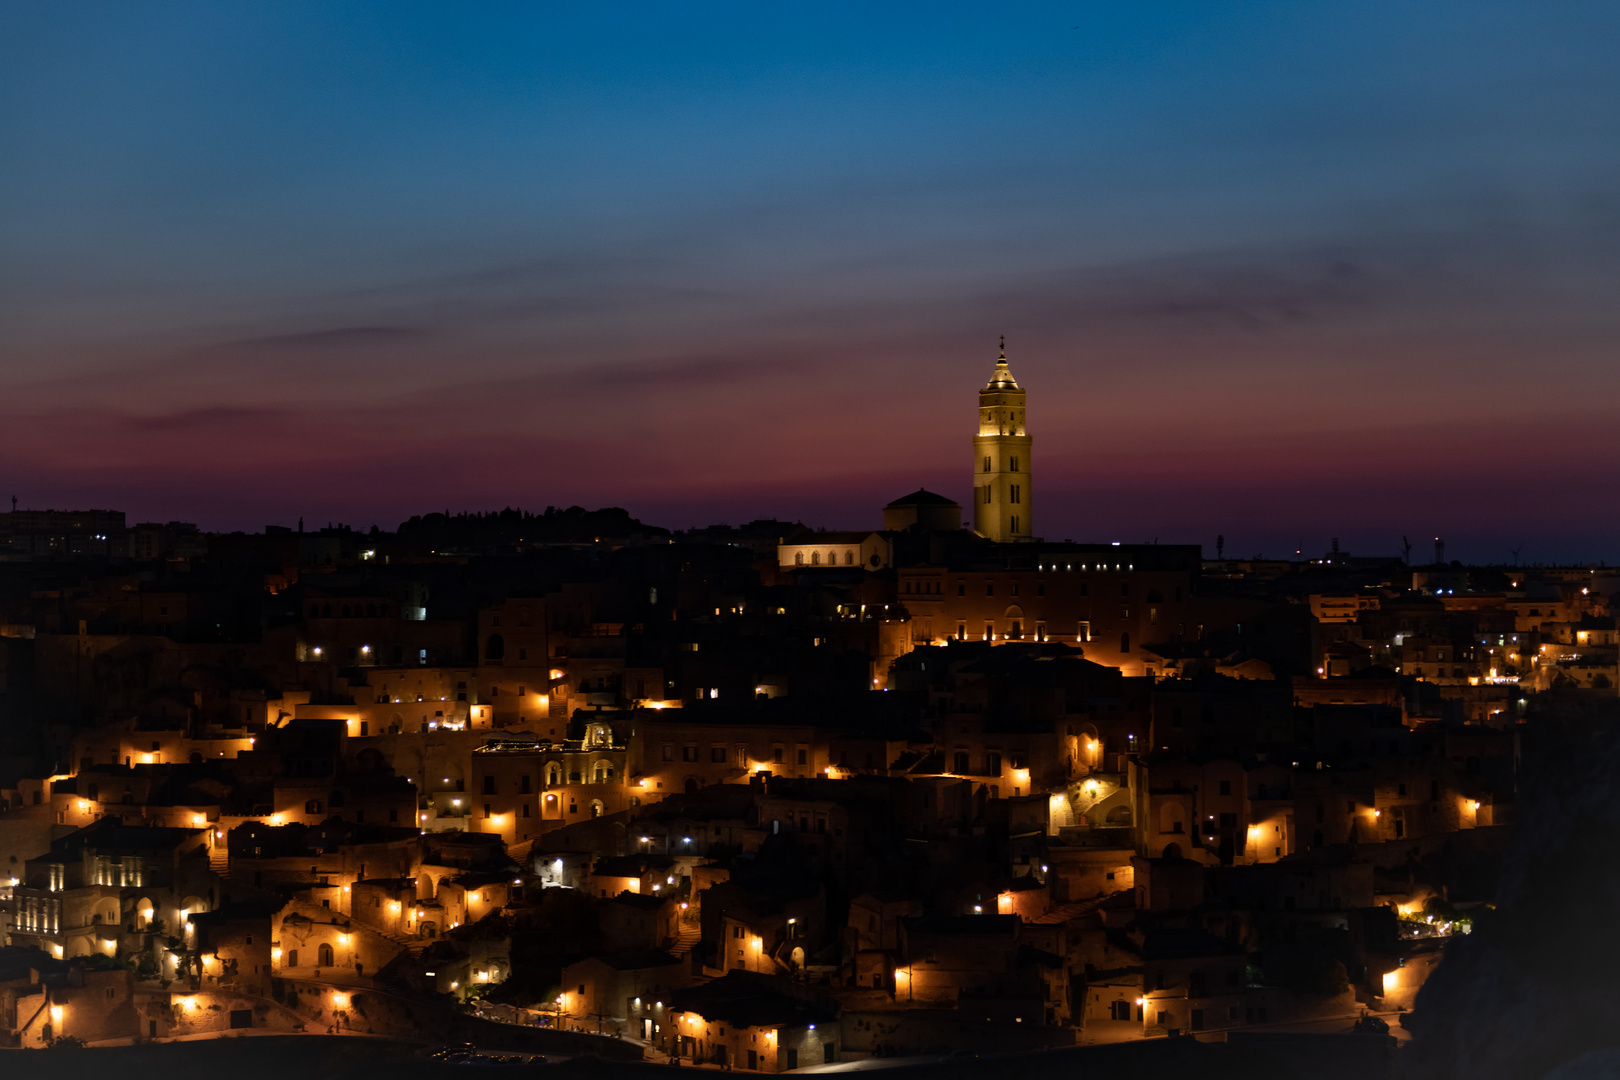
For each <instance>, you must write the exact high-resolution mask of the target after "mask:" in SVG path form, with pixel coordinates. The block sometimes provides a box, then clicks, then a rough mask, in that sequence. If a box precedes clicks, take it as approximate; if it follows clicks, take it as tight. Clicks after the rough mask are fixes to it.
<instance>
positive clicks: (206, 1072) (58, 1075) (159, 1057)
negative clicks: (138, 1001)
mask: <svg viewBox="0 0 1620 1080" xmlns="http://www.w3.org/2000/svg"><path fill="white" fill-rule="evenodd" d="M419 1049H420V1046H419V1045H417V1044H410V1043H403V1042H394V1041H391V1040H386V1039H371V1038H353V1037H343V1036H314V1035H307V1036H286V1037H279V1036H257V1037H252V1038H223V1039H212V1040H207V1041H200V1042H183V1043H162V1044H155V1045H145V1046H130V1047H117V1048H91V1049H64V1050H35V1051H0V1073H3V1074H6V1075H36V1074H43V1075H49V1076H50V1077H51V1080H106V1078H107V1077H108V1076H116V1077H119V1080H192V1078H196V1080H204V1078H207V1080H385V1078H386V1080H413V1078H424V1080H425V1078H433V1080H502V1078H503V1077H513V1078H516V1077H518V1076H523V1077H527V1078H532V1080H541V1077H540V1076H539V1075H537V1074H546V1078H547V1080H571V1078H575V1077H591V1078H596V1077H613V1078H623V1080H671V1078H672V1077H673V1076H678V1075H680V1074H681V1073H691V1072H693V1071H694V1070H692V1069H691V1068H690V1067H686V1068H684V1069H676V1068H672V1067H670V1066H667V1065H648V1064H639V1063H629V1062H613V1061H606V1060H603V1059H600V1058H589V1057H586V1058H575V1059H571V1060H567V1061H562V1062H558V1063H556V1064H551V1065H543V1066H485V1067H479V1066H468V1065H452V1064H446V1063H443V1062H438V1061H432V1060H427V1059H425V1058H423V1057H421V1056H419V1055H418V1053H417V1051H418V1050H419ZM24 1055H26V1056H27V1061H26V1066H25V1067H30V1068H31V1070H35V1071H30V1072H29V1073H27V1074H24V1073H22V1072H21V1071H20V1070H17V1071H15V1072H14V1070H13V1066H15V1065H16V1064H18V1062H19V1061H20V1060H21V1059H22V1058H23V1056H24ZM14 1059H15V1060H14ZM1393 1065H1394V1051H1393V1050H1392V1048H1390V1047H1389V1046H1388V1045H1386V1044H1385V1043H1384V1042H1382V1041H1381V1040H1376V1039H1360V1038H1354V1037H1347V1036H1307V1037H1292V1038H1290V1037H1279V1038H1278V1039H1276V1040H1268V1041H1266V1042H1265V1043H1263V1044H1253V1043H1244V1044H1237V1043H1234V1044H1231V1045H1227V1044H1224V1043H1199V1042H1194V1041H1192V1040H1188V1039H1176V1040H1156V1041H1152V1042H1141V1043H1128V1044H1120V1045H1116V1046H1097V1047H1082V1048H1076V1049H1072V1050H1056V1051H1047V1052H1044V1053H1033V1054H1016V1055H1006V1056H999V1057H998V1056H994V1055H986V1056H982V1057H978V1058H970V1059H958V1060H952V1061H942V1062H938V1063H932V1064H923V1065H908V1066H902V1067H896V1068H892V1069H883V1070H881V1071H879V1072H876V1073H873V1074H871V1075H872V1077H873V1080H877V1078H879V1077H881V1078H882V1080H913V1078H916V1080H921V1078H923V1077H927V1078H929V1080H936V1078H937V1080H957V1078H960V1080H969V1078H973V1080H978V1078H981V1077H995V1078H998V1080H1052V1078H1053V1077H1054V1076H1064V1077H1075V1078H1081V1077H1088V1076H1120V1075H1126V1076H1130V1077H1132V1080H1160V1078H1163V1080H1181V1078H1183V1077H1187V1076H1196V1077H1198V1078H1199V1080H1295V1078H1298V1080H1339V1078H1341V1077H1343V1078H1345V1080H1350V1078H1352V1077H1353V1078H1355V1080H1384V1078H1386V1077H1389V1076H1390V1075H1392V1073H1393ZM36 1071H38V1072H36ZM697 1071H699V1072H702V1073H703V1074H705V1075H708V1074H710V1073H712V1072H713V1071H714V1070H710V1069H703V1070H697ZM735 1075H739V1076H751V1075H755V1074H752V1073H746V1072H744V1073H738V1074H735ZM760 1075H763V1074H760Z"/></svg>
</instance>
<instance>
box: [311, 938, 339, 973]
mask: <svg viewBox="0 0 1620 1080" xmlns="http://www.w3.org/2000/svg"><path fill="white" fill-rule="evenodd" d="M315 955H316V960H315V963H316V964H318V965H319V966H321V967H331V966H332V965H333V964H334V963H336V959H337V958H336V957H334V956H333V955H332V946H330V945H328V944H327V943H326V942H324V941H323V942H321V947H320V949H319V950H318V951H317V952H316V954H315Z"/></svg>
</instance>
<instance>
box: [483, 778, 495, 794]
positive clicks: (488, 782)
mask: <svg viewBox="0 0 1620 1080" xmlns="http://www.w3.org/2000/svg"><path fill="white" fill-rule="evenodd" d="M484 794H485V795H493V794H495V778H494V777H493V776H486V777H484Z"/></svg>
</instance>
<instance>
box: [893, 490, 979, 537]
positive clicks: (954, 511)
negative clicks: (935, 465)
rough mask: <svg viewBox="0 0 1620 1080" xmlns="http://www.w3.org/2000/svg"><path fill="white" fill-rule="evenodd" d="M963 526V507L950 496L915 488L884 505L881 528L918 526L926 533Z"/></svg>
mask: <svg viewBox="0 0 1620 1080" xmlns="http://www.w3.org/2000/svg"><path fill="white" fill-rule="evenodd" d="M961 527H962V506H961V504H960V503H958V502H956V501H955V500H953V499H947V498H946V497H945V496H943V495H935V494H934V493H933V492H932V491H929V490H928V489H927V488H918V489H917V490H916V491H913V492H912V493H911V494H910V495H902V496H901V497H900V498H898V499H896V500H894V502H892V503H890V504H889V505H888V506H885V507H884V508H883V528H884V529H885V530H887V531H889V532H901V531H903V530H906V529H913V528H920V529H923V530H924V531H927V532H954V531H956V530H957V529H960V528H961Z"/></svg>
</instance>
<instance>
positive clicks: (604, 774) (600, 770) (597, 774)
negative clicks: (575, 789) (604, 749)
mask: <svg viewBox="0 0 1620 1080" xmlns="http://www.w3.org/2000/svg"><path fill="white" fill-rule="evenodd" d="M612 776H613V766H611V765H609V764H608V763H607V762H605V761H598V762H597V763H596V767H595V768H594V769H592V770H591V783H593V784H605V783H607V782H608V780H609V779H610V778H611V777H612Z"/></svg>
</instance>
